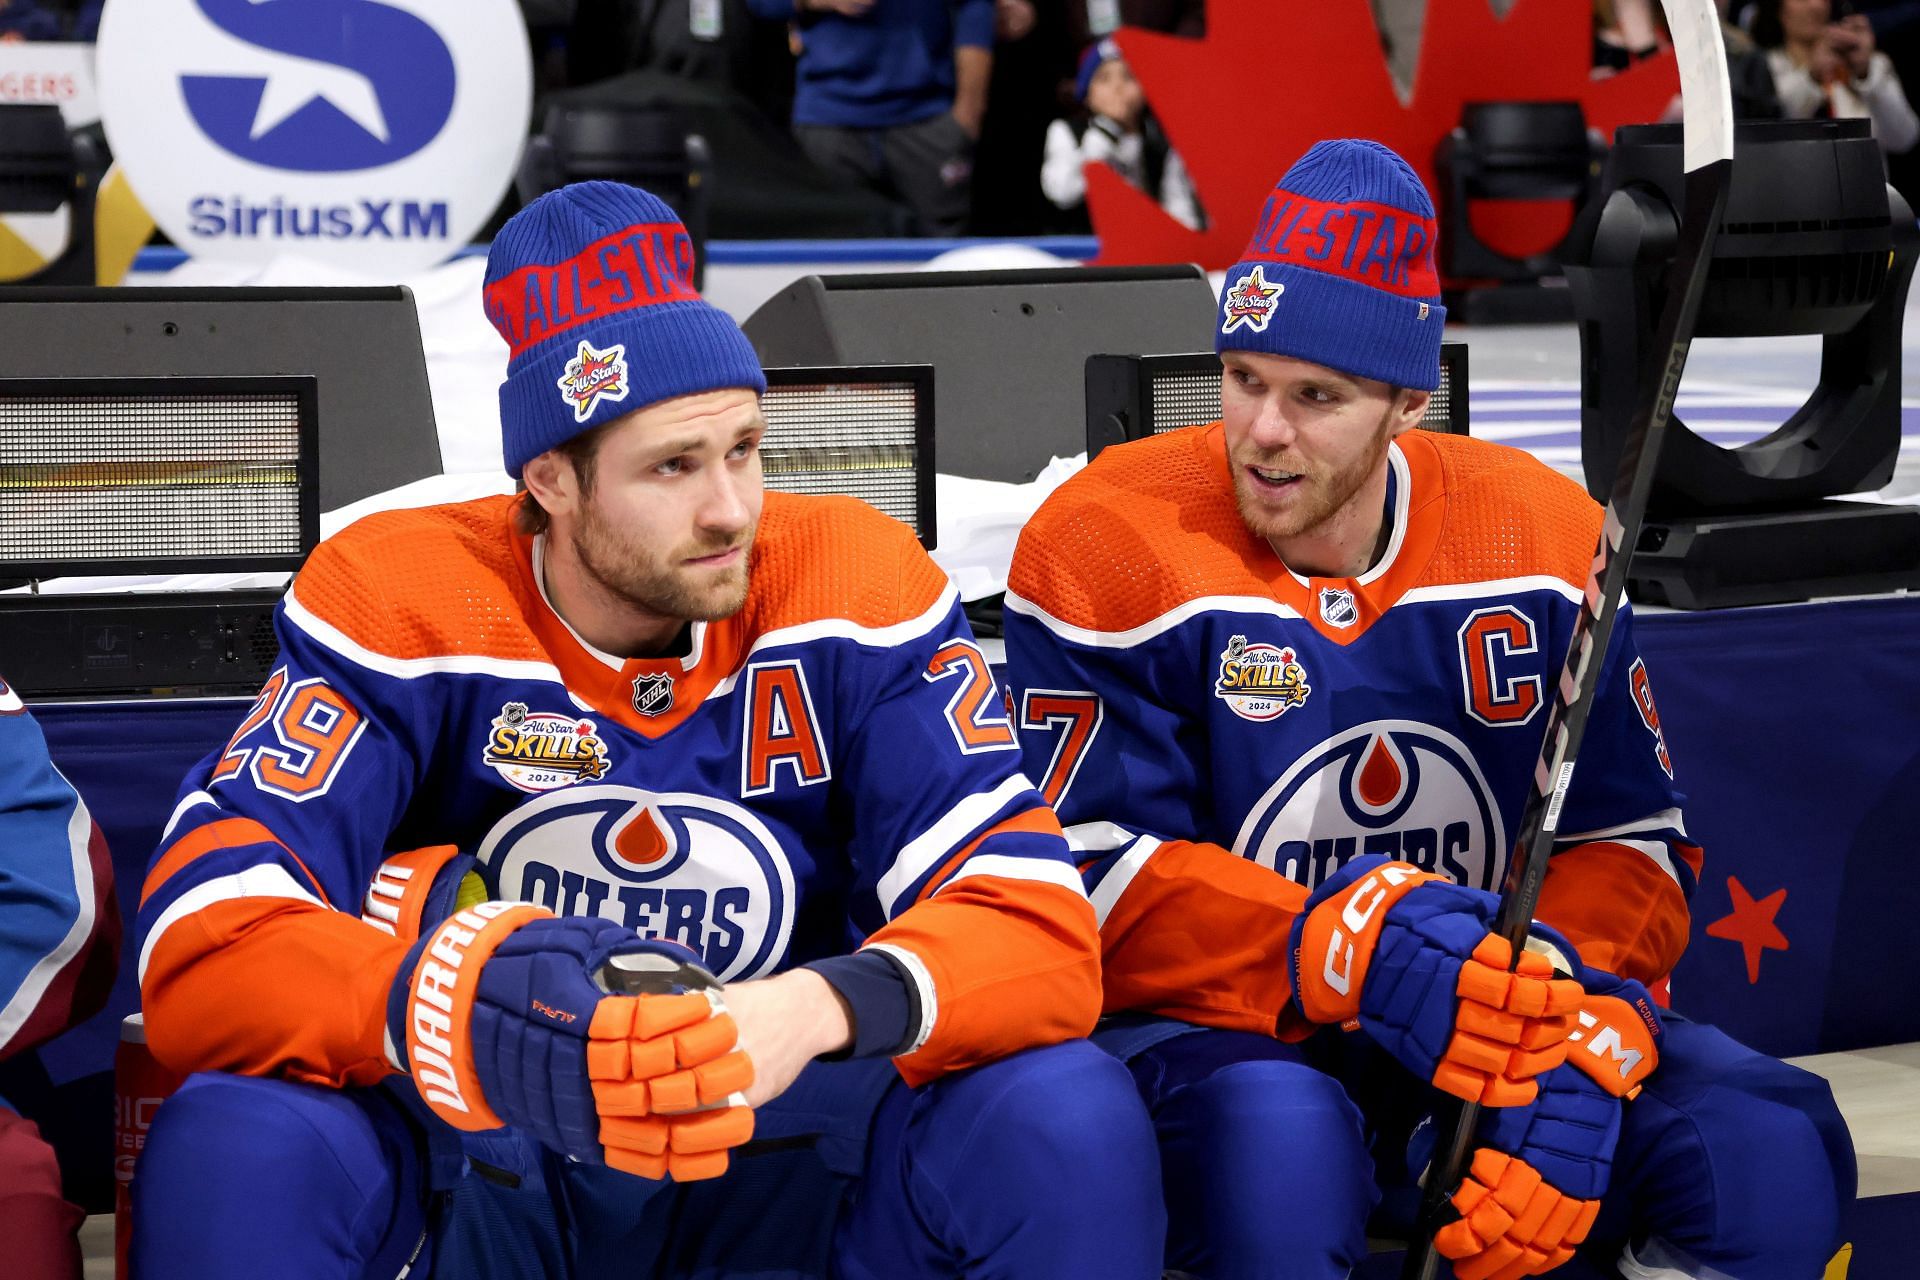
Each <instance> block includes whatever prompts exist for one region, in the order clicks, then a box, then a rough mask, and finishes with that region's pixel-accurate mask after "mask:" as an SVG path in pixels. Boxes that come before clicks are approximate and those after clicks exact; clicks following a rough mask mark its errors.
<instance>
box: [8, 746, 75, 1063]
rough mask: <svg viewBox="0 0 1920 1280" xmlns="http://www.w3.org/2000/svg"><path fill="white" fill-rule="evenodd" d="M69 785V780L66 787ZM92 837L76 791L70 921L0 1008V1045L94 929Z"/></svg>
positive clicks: (70, 834)
mask: <svg viewBox="0 0 1920 1280" xmlns="http://www.w3.org/2000/svg"><path fill="white" fill-rule="evenodd" d="M56 772H58V771H57V770H56ZM61 781H62V782H66V779H65V778H64V777H62V778H61ZM71 785H72V784H68V788H69V790H71ZM92 837H93V816H92V815H91V814H89V813H88V812H87V806H86V803H85V802H84V801H83V800H81V799H80V796H79V794H78V793H77V792H76V793H75V794H74V797H73V813H72V814H71V815H70V816H69V817H68V818H67V861H68V864H69V866H70V867H71V869H72V871H73V895H74V904H75V905H74V913H73V923H72V924H71V925H69V926H68V927H67V932H66V934H65V935H64V936H62V937H61V939H60V941H59V943H57V944H56V945H55V946H54V948H53V950H51V951H49V952H47V954H45V955H44V956H41V957H40V959H39V960H37V961H35V962H34V966H33V968H31V969H29V970H27V976H26V978H25V979H24V980H22V981H21V983H20V986H19V988H18V989H17V990H16V991H15V992H14V993H13V999H11V1000H9V1001H7V1003H6V1006H5V1007H4V1008H0V1048H5V1047H6V1044H7V1042H8V1041H9V1040H11V1039H13V1037H14V1036H15V1035H17V1034H19V1031H20V1028H21V1027H23V1026H25V1025H26V1021H27V1018H28V1017H29V1016H31V1015H32V1013H33V1011H34V1009H36V1008H37V1007H39V1004H40V997H41V996H43V995H45V994H46V990H47V987H48V986H50V985H51V984H52V982H53V980H54V978H55V976H57V975H58V974H59V972H60V970H62V969H64V968H66V966H67V965H68V964H69V963H70V962H71V961H72V960H73V958H74V956H76V955H78V954H79V952H80V948H81V947H83V946H85V945H86V942H87V938H88V937H89V936H90V935H91V934H92V933H93V909H94V907H93V861H92V859H91V858H90V857H89V856H88V851H87V846H88V844H89V842H90V841H91V840H92Z"/></svg>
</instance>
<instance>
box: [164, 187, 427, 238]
mask: <svg viewBox="0 0 1920 1280" xmlns="http://www.w3.org/2000/svg"><path fill="white" fill-rule="evenodd" d="M394 203H395V202H394V201H392V200H361V201H359V202H357V203H356V204H333V205H307V206H305V207H301V206H298V205H289V204H288V203H287V202H286V201H284V200H282V199H280V198H279V197H277V196H276V197H275V198H274V199H272V200H271V201H269V202H267V203H266V204H252V203H250V202H249V201H248V200H247V199H246V197H244V196H231V197H227V198H224V199H223V198H222V197H220V196H195V197H194V198H193V202H192V203H191V204H189V205H188V206H187V209H188V211H189V212H190V213H192V215H193V234H195V235H196V236H242V237H247V236H273V237H276V238H292V239H295V240H319V239H326V240H351V239H356V238H357V239H361V240H365V239H367V238H369V237H374V236H378V237H382V238H384V239H388V240H394V239H411V238H414V237H428V238H432V239H438V240H445V239H446V238H447V202H446V201H444V200H436V201H434V202H433V203H432V204H427V205H423V204H421V203H419V202H418V201H416V200H405V201H401V202H400V203H399V207H398V208H395V207H394Z"/></svg>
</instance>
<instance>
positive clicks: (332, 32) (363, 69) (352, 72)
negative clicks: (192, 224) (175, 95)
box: [180, 0, 457, 173]
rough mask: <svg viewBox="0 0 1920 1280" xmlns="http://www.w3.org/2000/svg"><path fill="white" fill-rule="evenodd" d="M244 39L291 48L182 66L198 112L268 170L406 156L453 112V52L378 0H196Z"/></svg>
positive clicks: (199, 119)
mask: <svg viewBox="0 0 1920 1280" xmlns="http://www.w3.org/2000/svg"><path fill="white" fill-rule="evenodd" d="M194 4H195V5H196V6H197V7H198V8H199V9H200V11H201V12H202V13H204V14H206V16H207V18H208V19H209V20H210V21H211V22H213V23H214V25H215V26H217V27H219V28H220V29H221V30H222V31H225V32H226V33H228V34H229V35H232V36H234V37H236V38H237V39H240V40H243V41H245V42H246V43H247V44H250V45H253V46H255V47H257V48H260V49H268V50H272V51H273V52H275V53H279V54H285V55H287V56H286V59H285V60H284V61H282V62H281V64H280V65H279V66H276V67H275V68H274V69H273V70H272V72H270V73H269V74H265V75H185V76H182V77H180V88H181V91H182V92H183V93H184V94H185V96H186V100H187V110H188V112H189V113H190V114H191V115H192V116H193V120H194V123H195V124H197V125H199V126H200V128H201V130H202V131H203V132H204V133H205V134H206V135H207V136H208V137H209V138H211V139H213V141H214V142H216V143H217V144H219V146H220V148H221V149H222V150H224V151H226V152H228V153H229V154H231V155H235V156H238V157H239V158H240V159H242V160H249V161H252V162H253V163H254V164H258V165H265V166H266V167H268V168H271V169H292V170H296V171H300V172H307V173H351V172H353V171H355V170H359V169H372V168H377V167H379V166H380V165H386V164H393V163H394V162H395V161H398V160H404V159H406V158H407V157H408V156H410V155H412V154H414V153H415V152H416V151H419V150H420V149H421V148H422V147H424V146H426V145H427V144H428V143H429V142H432V141H433V140H434V138H435V137H437V136H438V135H439V133H440V130H441V129H442V128H444V127H445V126H446V123H447V120H448V119H449V118H450V117H451V116H452V115H453V92H454V85H455V83H456V79H457V77H456V76H455V73H454V68H453V53H452V51H451V50H449V49H448V48H447V45H446V42H445V41H443V40H441V39H440V37H439V36H438V35H436V34H435V33H434V30H433V28H432V27H430V26H428V25H427V24H426V23H425V22H422V21H421V20H420V19H419V18H416V17H415V16H414V15H412V14H410V13H408V12H406V11H405V10H403V9H397V8H394V7H393V6H392V5H388V4H380V3H376V0H299V2H298V3H294V2H293V0H265V2H264V3H263V0H194Z"/></svg>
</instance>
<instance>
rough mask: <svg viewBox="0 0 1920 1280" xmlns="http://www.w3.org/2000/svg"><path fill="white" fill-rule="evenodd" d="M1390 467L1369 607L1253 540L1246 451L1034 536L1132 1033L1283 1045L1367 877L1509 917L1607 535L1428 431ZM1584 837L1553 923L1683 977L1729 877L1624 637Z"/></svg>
mask: <svg viewBox="0 0 1920 1280" xmlns="http://www.w3.org/2000/svg"><path fill="white" fill-rule="evenodd" d="M1389 466H1390V472H1389V475H1390V485H1389V488H1390V493H1391V498H1390V504H1391V515H1392V521H1393V524H1392V531H1391V534H1390V541H1389V544H1388V546H1387V548H1386V551H1385V552H1384V554H1383V555H1382V557H1381V559H1380V561H1379V563H1378V564H1377V565H1376V566H1375V567H1374V568H1373V569H1371V570H1369V571H1368V572H1367V573H1366V574H1364V575H1363V576H1361V577H1358V578H1351V579H1347V578H1340V579H1330V578H1301V577H1298V576H1296V575H1295V574H1293V573H1292V572H1291V571H1290V570H1289V569H1288V568H1287V567H1286V565H1285V564H1283V563H1282V562H1281V560H1280V559H1279V557H1278V556H1276V555H1275V554H1274V552H1273V550H1272V549H1271V548H1270V547H1269V546H1268V545H1267V543H1266V542H1265V541H1264V540H1263V539H1261V538H1259V537H1257V536H1256V535H1254V534H1253V533H1252V532H1250V531H1249V530H1248V529H1247V527H1246V525H1245V524H1244V523H1243V522H1242V520H1241V517H1240V514H1239V511H1238V509H1237V507H1236V505H1235V500H1234V496H1233V491H1232V487H1231V484H1232V482H1231V478H1230V475H1229V472H1228V468H1227V462H1226V452H1225V445H1224V440H1223V435H1222V431H1221V428H1220V426H1219V424H1218V423H1216V424H1214V425H1212V426H1210V427H1198V428H1192V429H1189V430H1184V431H1177V432H1171V433H1168V434H1165V435H1162V436H1158V437H1155V438H1153V439H1150V440H1144V441H1140V442H1138V443H1136V444H1130V445H1125V446H1121V447H1119V448H1114V449H1110V450H1108V451H1107V452H1105V453H1103V454H1101V455H1100V457H1099V458H1097V459H1095V460H1094V462H1093V463H1092V464H1091V465H1090V466H1088V467H1087V469H1086V470H1085V471H1084V472H1082V473H1081V474H1080V475H1077V476H1075V477H1074V478H1073V479H1072V480H1070V481H1068V482H1067V483H1066V484H1064V485H1062V486H1061V487H1060V488H1059V489H1058V490H1057V491H1056V492H1055V493H1054V494H1053V495H1052V496H1051V497H1050V498H1049V499H1048V500H1047V502H1046V503H1045V504H1044V505H1043V506H1042V507H1041V508H1040V510H1039V512H1038V513H1037V514H1036V515H1035V516H1034V518H1033V519H1032V521H1030V522H1029V523H1028V525H1027V527H1026V529H1025V531H1024V532H1023V534H1022V536H1021V539H1020V543H1019V548H1018V550H1017V551H1016V553H1015V556H1014V562H1013V570H1012V575H1011V580H1010V588H1009V591H1008V594H1007V610H1006V637H1007V670H1008V683H1009V686H1010V689H1009V693H1010V705H1011V706H1012V707H1013V708H1014V710H1015V711H1016V713H1017V715H1018V717H1019V724H1020V728H1021V731H1022V736H1023V740H1024V745H1025V750H1026V757H1027V764H1028V772H1029V774H1030V775H1031V776H1033V777H1034V778H1035V779H1037V780H1038V781H1039V784H1040V786H1041V789H1042V791H1043V792H1044V793H1045V795H1046V796H1047V798H1048V799H1049V800H1051V801H1052V802H1054V804H1055V805H1056V806H1057V808H1058V810H1059V813H1060V815H1061V820H1062V822H1064V823H1065V824H1066V827H1067V834H1068V836H1069V838H1070V839H1071V840H1072V841H1073V842H1074V844H1075V846H1076V849H1077V850H1078V851H1079V854H1078V856H1079V858H1080V860H1081V861H1082V863H1083V864H1084V871H1085V874H1086V879H1087V885H1088V889H1089V892H1090V894H1091V896H1092V900H1093V903H1094V907H1095V910H1096V912H1097V914H1098V916H1099V919H1100V921H1101V932H1102V942H1103V948H1104V958H1105V959H1104V962H1105V966H1106V999H1107V1008H1108V1009H1109V1010H1110V1011H1112V1010H1122V1009H1144V1010H1150V1011H1154V1012H1160V1013H1164V1014H1168V1015H1172V1016H1178V1017H1183V1018H1187V1019H1188V1020H1191V1021H1196V1022H1200V1023H1204V1024H1208V1025H1217V1026H1230V1027H1239V1028H1243V1029H1251V1030H1260V1031H1265V1032H1268V1033H1271V1032H1273V1031H1274V1030H1275V1028H1276V1025H1278V1024H1279V1021H1280V1019H1281V1017H1282V1014H1283V1012H1284V1011H1285V1010H1286V1008H1287V998H1288V994H1289V992H1288V987H1287V980H1286V965H1285V964H1284V963H1283V960H1282V952H1283V949H1284V945H1285V938H1286V935H1287V927H1288V924H1289V923H1290V921H1291V919H1292V917H1293V916H1294V915H1295V914H1297V913H1298V911H1299V910H1300V905H1301V903H1302V902H1303V901H1304V900H1305V897H1306V894H1307V891H1308V889H1309V888H1311V886H1313V885H1315V884H1317V883H1319V882H1320V881H1321V880H1323V879H1325V878H1326V877H1327V876H1328V875H1330V874H1331V873H1332V872H1333V871H1334V870H1335V869H1336V868H1338V867H1339V866H1341V865H1342V864H1343V863H1345V862H1346V861H1347V860H1348V859H1350V858H1353V857H1356V856H1358V855H1362V854H1369V853H1385V854H1389V855H1392V856H1394V857H1398V858H1403V859H1406V860H1407V861H1410V862H1414V863H1417V864H1418V865H1420V866H1421V867H1423V868H1425V869H1427V870H1431V871H1437V872H1440V873H1442V874H1445V875H1449V876H1452V877H1453V878H1454V879H1456V880H1458V881H1459V882H1461V883H1463V884H1468V885H1473V886H1476V887H1479V888H1483V889H1495V890H1497V889H1498V888H1499V886H1500V884H1501V880H1502V876H1503V874H1504V871H1505V868H1506V864H1507V859H1508V857H1509V855H1510V853H1511V844H1512V841H1513V837H1514V831H1515V828H1516V826H1517V823H1518V820H1519V816H1520V810H1521V808H1522V807H1523V805H1524V803H1525V800H1526V797H1527V794H1528V792H1529V790H1530V789H1531V778H1532V774H1533V769H1534V765H1535V761H1536V759H1537V757H1538V754H1539V750H1540V742H1541V737H1542V725H1543V723H1544V721H1545V718H1546V714H1547V707H1546V704H1547V702H1548V696H1549V692H1550V690H1551V687H1552V682H1553V681H1554V680H1555V679H1557V677H1558V674H1559V670H1560V664H1561V661H1562V659H1563V657H1564V655H1565V653H1566V649H1567V640H1568V637H1569V635H1570V634H1571V632H1572V628H1573V625H1574V619H1575V617H1576V614H1577V610H1578V602H1579V599H1580V595H1581V591H1582V589H1583V587H1584V584H1585V581H1586V576H1587V568H1588V565H1589V564H1590V562H1591V560H1592V555H1593V548H1594V545H1595V542H1596V540H1597V538H1598V535H1599V529H1600V510H1599V508H1598V507H1597V506H1596V505H1595V504H1594V503H1593V502H1592V501H1591V500H1589V499H1588V498H1587V496H1586V495H1585V494H1584V493H1582V492H1581V491H1580V490H1579V489H1578V487H1577V486H1575V485H1574V484H1573V483H1572V482H1571V481H1569V480H1566V479H1565V478H1563V477H1561V476H1559V475H1557V474H1555V473H1554V472H1552V471H1551V470H1549V469H1548V468H1547V467H1545V466H1544V465H1543V464H1541V463H1539V462H1538V461H1536V460H1535V459H1533V458H1531V457H1529V456H1528V455H1526V454H1524V453H1521V452H1519V451H1517V450H1513V449H1508V448H1505V447H1502V446H1498V445H1493V444H1488V443H1486V442H1482V441H1476V440H1470V439H1464V438H1459V437H1453V436H1442V435H1436V434H1432V433H1428V432H1424V431H1414V432H1411V433H1408V434H1405V435H1402V436H1400V437H1399V438H1398V439H1397V441H1396V442H1395V443H1394V444H1393V445H1392V446H1391V447H1390V450H1389ZM1560 830H1561V832H1563V833H1564V834H1563V837H1562V838H1561V839H1560V841H1559V842H1558V845H1557V847H1556V851H1555V854H1554V857H1553V859H1552V861H1551V863H1550V864H1549V870H1548V872H1547V878H1546V887H1545V891H1544V893H1543V894H1542V897H1541V902H1540V908H1539V913H1538V914H1539V917H1540V918H1541V919H1542V920H1544V921H1546V922H1548V923H1549V924H1552V925H1554V926H1555V927H1556V928H1558V929H1560V930H1561V931H1562V932H1564V933H1565V934H1566V935H1567V936H1568V937H1569V938H1570V939H1571V940H1572V941H1573V942H1574V944H1575V945H1576V946H1577V947H1578V948H1579V949H1580V952H1581V955H1582V957H1583V958H1584V959H1585V960H1587V961H1588V962H1590V963H1592V964H1596V965H1598V966H1600V967H1602V968H1606V969H1610V970H1614V971H1617V972H1620V973H1624V974H1628V975H1631V976H1634V977H1638V978H1641V979H1643V980H1646V981H1649V982H1652V981H1655V980H1657V979H1658V978H1660V977H1661V976H1663V975H1664V974H1665V973H1667V972H1668V970H1670V969H1671V968H1672V966H1673V964H1674V962H1675V960H1677V959H1678V957H1679V955H1680V952H1681V950H1682V948H1683V947H1684V946H1685V944H1686V938H1687V924H1688V916H1687V899H1688V897H1689V895H1690V894H1691V892H1692V889H1693V886H1694V882H1695V877H1696V876H1697V874H1698V871H1699V857H1700V854H1699V850H1698V849H1697V848H1695V847H1694V846H1693V845H1692V844H1690V843H1689V842H1688V839H1687V835H1686V830H1685V826H1684V824H1683V822H1682V818H1681V812H1680V799H1679V797H1678V796H1677V795H1676V793H1675V791H1674V789H1673V782H1672V776H1671V763H1670V761H1669V759H1668V755H1667V749H1666V744H1665V741H1664V739H1663V737H1662V734H1661V730H1660V720H1659V715H1658V713H1657V711H1656V710H1655V708H1654V704H1653V698H1652V694H1651V691H1650V689H1649V686H1648V683H1647V677H1646V668H1645V665H1644V664H1643V663H1642V662H1641V661H1640V660H1639V659H1638V658H1637V657H1636V656H1634V652H1633V641H1632V624H1631V619H1630V618H1628V617H1626V616H1624V615H1623V616H1622V617H1621V619H1620V623H1619V625H1618V627H1617V629H1616V632H1615V639H1614V644H1613V649H1612V654H1611V657H1610V658H1609V661H1608V664H1607V667H1606V669H1605V670H1604V672H1603V674H1602V678H1601V683H1600V689H1599V692H1598V695H1597V697H1596V699H1595V703H1594V709H1593V712H1592V715H1591V718H1590V720H1589V722H1588V728H1587V736H1586V741H1585V745H1584V747H1583V749H1582V751H1581V755H1580V759H1579V763H1578V767H1577V770H1576V773H1575V776H1574V779H1573V782H1572V788H1571V791H1570V793H1569V795H1568V798H1567V802H1566V808H1565V811H1564V812H1563V814H1562V817H1561V821H1560ZM1236 855H1237V856H1236ZM1276 873H1277V874H1276ZM1283 1029H1284V1028H1283Z"/></svg>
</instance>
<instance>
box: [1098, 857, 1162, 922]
mask: <svg viewBox="0 0 1920 1280" xmlns="http://www.w3.org/2000/svg"><path fill="white" fill-rule="evenodd" d="M1159 848H1160V841H1159V840H1158V839H1156V838H1155V837H1153V836H1141V837H1140V838H1139V839H1138V840H1136V841H1134V843H1133V847H1132V848H1131V849H1128V850H1127V851H1126V852H1125V853H1124V854H1122V855H1121V856H1120V860H1119V861H1118V862H1116V863H1114V864H1113V865H1112V866H1111V867H1109V868H1107V874H1106V875H1104V876H1102V877H1101V879H1100V883H1099V885H1098V886H1096V887H1095V888H1094V891H1093V896H1092V902H1093V918H1094V920H1095V921H1097V922H1098V923H1099V926H1100V927H1101V928H1102V929H1104V928H1106V927H1107V917H1108V916H1110V915H1112V914H1113V908H1114V906H1115V905H1116V904H1118V903H1119V901H1120V896H1121V895H1122V894H1124V893H1125V892H1126V891H1127V888H1128V886H1130V885H1131V884H1132V883H1133V878H1134V877H1135V876H1137V875H1139V874H1140V868H1142V867H1144V866H1146V865H1147V859H1148V858H1151V857H1152V856H1153V855H1154V854H1155V853H1156V852H1157V851H1158V850H1159Z"/></svg>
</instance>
